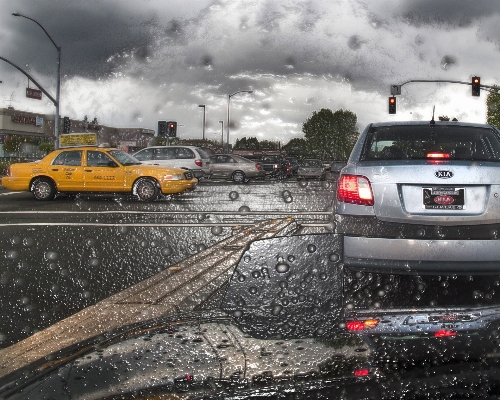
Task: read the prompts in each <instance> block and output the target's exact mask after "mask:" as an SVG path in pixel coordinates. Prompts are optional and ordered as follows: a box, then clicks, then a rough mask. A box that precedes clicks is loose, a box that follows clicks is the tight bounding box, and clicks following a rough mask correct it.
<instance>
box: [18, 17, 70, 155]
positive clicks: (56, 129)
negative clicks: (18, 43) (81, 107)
mask: <svg viewBox="0 0 500 400" xmlns="http://www.w3.org/2000/svg"><path fill="white" fill-rule="evenodd" d="M12 15H13V16H14V17H23V18H26V19H29V20H30V21H33V22H34V23H35V24H37V25H38V26H39V27H40V28H42V30H43V31H44V32H45V34H46V35H47V37H48V38H49V39H50V41H51V42H52V44H53V45H54V46H55V48H56V50H57V83H56V101H55V106H56V116H55V118H54V136H55V143H54V148H55V149H57V148H59V107H60V94H61V47H60V46H58V45H57V44H56V42H54V39H52V37H51V36H50V35H49V33H48V32H47V31H46V30H45V28H44V27H43V26H42V25H41V24H40V23H39V22H38V21H37V20H34V19H33V18H30V17H27V16H26V15H23V14H20V13H18V12H15V13H12Z"/></svg>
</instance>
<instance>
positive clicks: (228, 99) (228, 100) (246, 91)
mask: <svg viewBox="0 0 500 400" xmlns="http://www.w3.org/2000/svg"><path fill="white" fill-rule="evenodd" d="M238 93H253V90H239V91H238V92H234V93H232V94H230V95H228V96H227V140H226V142H227V143H226V146H227V152H228V153H229V123H230V114H229V113H230V105H231V97H233V96H234V95H236V94H238Z"/></svg>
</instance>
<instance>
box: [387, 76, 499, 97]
mask: <svg viewBox="0 0 500 400" xmlns="http://www.w3.org/2000/svg"><path fill="white" fill-rule="evenodd" d="M422 82H433V83H459V84H461V85H469V86H472V82H462V81H449V80H441V79H432V80H429V79H412V80H410V81H406V82H404V83H402V84H400V85H391V95H393V96H394V95H397V94H401V86H404V85H406V84H408V83H422ZM479 86H480V87H481V89H484V90H486V91H487V92H494V91H495V90H498V89H499V87H498V86H489V85H483V84H480V85H479Z"/></svg>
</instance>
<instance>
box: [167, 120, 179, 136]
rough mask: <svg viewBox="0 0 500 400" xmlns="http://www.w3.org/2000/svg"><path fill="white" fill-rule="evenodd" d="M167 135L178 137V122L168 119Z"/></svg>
mask: <svg viewBox="0 0 500 400" xmlns="http://www.w3.org/2000/svg"><path fill="white" fill-rule="evenodd" d="M167 136H168V137H176V136H177V122H175V121H168V123H167Z"/></svg>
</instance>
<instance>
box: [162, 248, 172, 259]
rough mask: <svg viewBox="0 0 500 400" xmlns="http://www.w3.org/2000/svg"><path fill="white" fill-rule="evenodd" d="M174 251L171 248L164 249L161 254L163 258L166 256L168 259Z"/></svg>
mask: <svg viewBox="0 0 500 400" xmlns="http://www.w3.org/2000/svg"><path fill="white" fill-rule="evenodd" d="M172 253H173V252H172V249H171V248H170V247H164V248H163V249H161V254H162V256H165V257H168V256H170V255H172Z"/></svg>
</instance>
